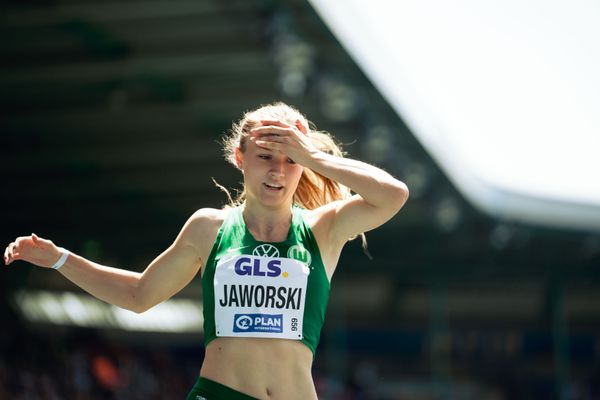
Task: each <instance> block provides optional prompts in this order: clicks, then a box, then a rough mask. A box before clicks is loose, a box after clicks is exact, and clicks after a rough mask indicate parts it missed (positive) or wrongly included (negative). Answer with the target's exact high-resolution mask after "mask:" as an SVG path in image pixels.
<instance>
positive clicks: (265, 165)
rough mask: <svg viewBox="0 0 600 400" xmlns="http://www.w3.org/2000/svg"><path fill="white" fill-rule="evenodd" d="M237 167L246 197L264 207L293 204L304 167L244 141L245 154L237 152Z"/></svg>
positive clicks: (283, 156)
mask: <svg viewBox="0 0 600 400" xmlns="http://www.w3.org/2000/svg"><path fill="white" fill-rule="evenodd" d="M236 158H237V161H238V166H239V167H240V168H241V170H242V172H243V174H244V184H245V187H246V195H247V196H248V197H249V198H250V197H251V198H254V199H256V200H258V201H260V202H261V203H262V204H264V205H265V206H280V205H286V204H290V205H291V203H292V200H293V197H294V193H295V192H296V188H297V187H298V182H299V181H300V177H301V176H302V171H303V170H304V169H303V167H302V166H301V165H299V164H296V163H294V162H293V161H292V160H291V159H289V158H288V157H287V156H286V155H284V154H282V153H280V152H278V151H272V150H268V149H265V148H262V147H259V146H257V145H256V144H255V143H254V142H253V141H251V140H248V139H246V151H244V152H243V153H242V151H241V150H240V149H239V148H238V149H236Z"/></svg>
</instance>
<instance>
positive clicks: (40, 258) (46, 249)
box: [4, 233, 62, 268]
mask: <svg viewBox="0 0 600 400" xmlns="http://www.w3.org/2000/svg"><path fill="white" fill-rule="evenodd" d="M61 255H62V252H61V249H60V248H59V247H57V246H56V245H55V244H54V243H52V241H51V240H47V239H42V238H40V237H38V236H37V235H36V234H35V233H32V234H31V236H20V237H18V238H17V239H15V241H14V242H12V243H10V244H9V245H8V246H7V247H6V250H4V264H5V265H9V264H10V263H12V262H13V261H15V260H23V261H27V262H28V263H31V264H34V265H37V266H39V267H44V268H51V267H52V266H53V265H54V264H55V263H56V261H58V259H59V258H60V256H61Z"/></svg>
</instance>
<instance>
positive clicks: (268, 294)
mask: <svg viewBox="0 0 600 400" xmlns="http://www.w3.org/2000/svg"><path fill="white" fill-rule="evenodd" d="M308 274H309V269H308V267H307V266H306V264H304V263H302V262H300V261H298V260H294V259H291V258H280V257H262V256H254V255H245V254H242V255H236V256H231V257H228V258H225V259H222V260H220V261H219V263H218V264H217V267H216V271H215V278H214V290H215V325H216V334H217V336H229V337H260V338H278V339H295V340H300V339H302V325H303V317H304V300H305V298H306V283H307V281H308Z"/></svg>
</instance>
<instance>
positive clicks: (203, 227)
mask: <svg viewBox="0 0 600 400" xmlns="http://www.w3.org/2000/svg"><path fill="white" fill-rule="evenodd" d="M230 211H231V208H222V209H218V208H201V209H199V210H197V211H196V212H194V213H193V214H192V215H191V216H190V218H189V219H188V221H187V222H186V227H187V229H184V231H187V233H188V235H187V236H188V237H187V239H188V240H187V241H188V243H190V244H193V245H194V247H196V248H197V249H198V250H199V252H200V254H201V258H202V259H203V260H204V259H206V257H207V256H208V254H209V253H210V249H211V247H212V244H213V242H214V241H215V238H216V237H217V234H218V232H219V229H220V228H221V225H223V221H225V218H226V217H227V214H228V213H229V212H230Z"/></svg>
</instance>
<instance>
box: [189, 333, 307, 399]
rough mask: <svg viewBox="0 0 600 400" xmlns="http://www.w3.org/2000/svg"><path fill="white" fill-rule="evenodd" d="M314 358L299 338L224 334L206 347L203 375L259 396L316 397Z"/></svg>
mask: <svg viewBox="0 0 600 400" xmlns="http://www.w3.org/2000/svg"><path fill="white" fill-rule="evenodd" d="M312 358H313V355H312V352H311V351H310V349H309V348H308V347H307V346H306V345H305V344H303V343H301V342H300V341H296V340H288V339H258V338H230V337H221V338H216V339H214V340H213V341H211V342H210V343H209V344H208V346H207V347H206V353H205V356H204V362H203V363H202V369H201V370H200V376H202V377H204V378H207V379H210V380H213V381H215V382H218V383H220V384H222V385H225V386H229V387H230V388H232V389H235V390H237V391H239V392H242V393H245V394H248V395H250V396H253V397H256V398H258V399H269V400H284V399H285V400H294V399H316V398H317V393H316V391H315V386H314V383H313V380H312V375H311V366H312Z"/></svg>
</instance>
